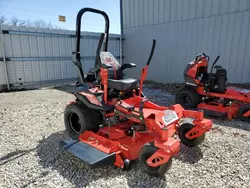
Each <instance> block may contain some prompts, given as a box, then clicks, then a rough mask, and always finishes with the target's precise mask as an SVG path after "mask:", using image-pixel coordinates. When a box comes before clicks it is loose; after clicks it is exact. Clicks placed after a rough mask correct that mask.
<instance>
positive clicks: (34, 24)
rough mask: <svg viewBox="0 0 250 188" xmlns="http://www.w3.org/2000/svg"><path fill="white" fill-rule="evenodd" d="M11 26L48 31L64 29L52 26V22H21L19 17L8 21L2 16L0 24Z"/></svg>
mask: <svg viewBox="0 0 250 188" xmlns="http://www.w3.org/2000/svg"><path fill="white" fill-rule="evenodd" d="M3 23H6V24H9V25H14V26H24V27H36V28H44V29H45V28H46V29H62V28H60V27H58V26H56V25H53V24H51V22H48V23H47V22H45V21H44V20H35V21H31V20H19V19H18V18H17V17H12V18H11V19H10V20H7V18H6V17H5V16H0V24H3Z"/></svg>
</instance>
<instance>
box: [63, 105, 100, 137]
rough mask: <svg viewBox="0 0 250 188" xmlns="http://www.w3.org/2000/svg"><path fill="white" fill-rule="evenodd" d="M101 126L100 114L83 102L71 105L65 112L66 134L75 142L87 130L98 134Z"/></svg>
mask: <svg viewBox="0 0 250 188" xmlns="http://www.w3.org/2000/svg"><path fill="white" fill-rule="evenodd" d="M99 124H101V120H100V114H99V113H98V112H95V111H93V110H92V109H89V108H87V107H86V106H85V105H84V104H82V103H81V102H76V103H73V104H70V105H68V106H67V107H66V109H65V111H64V125H65V129H66V133H67V134H68V135H69V136H70V137H71V138H72V139H74V140H77V139H78V137H79V135H80V134H81V133H83V132H84V131H86V130H90V131H93V132H97V131H98V130H99Z"/></svg>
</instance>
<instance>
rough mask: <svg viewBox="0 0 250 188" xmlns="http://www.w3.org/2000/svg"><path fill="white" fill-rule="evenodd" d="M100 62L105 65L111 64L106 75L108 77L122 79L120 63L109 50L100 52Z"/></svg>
mask: <svg viewBox="0 0 250 188" xmlns="http://www.w3.org/2000/svg"><path fill="white" fill-rule="evenodd" d="M100 58H101V63H102V64H106V65H111V66H112V68H108V75H109V77H108V78H110V79H122V77H123V73H122V70H121V65H120V64H119V62H118V61H117V60H116V59H115V57H114V56H113V55H112V54H111V53H110V52H101V53H100Z"/></svg>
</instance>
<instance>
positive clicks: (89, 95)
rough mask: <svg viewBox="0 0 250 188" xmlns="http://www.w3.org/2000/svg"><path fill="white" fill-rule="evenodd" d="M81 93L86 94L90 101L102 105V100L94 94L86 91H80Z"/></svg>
mask: <svg viewBox="0 0 250 188" xmlns="http://www.w3.org/2000/svg"><path fill="white" fill-rule="evenodd" d="M79 94H80V95H83V96H85V97H86V98H87V99H88V100H89V102H91V103H92V104H95V105H97V106H102V104H101V103H100V101H99V100H98V99H97V98H96V97H95V96H94V95H92V94H89V93H85V92H82V91H81V92H79Z"/></svg>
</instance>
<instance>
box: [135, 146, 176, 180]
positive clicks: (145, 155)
mask: <svg viewBox="0 0 250 188" xmlns="http://www.w3.org/2000/svg"><path fill="white" fill-rule="evenodd" d="M157 150H158V149H157V148H156V147H154V146H153V145H152V144H149V143H148V144H146V145H144V146H143V147H142V149H141V151H140V155H139V163H140V166H141V168H142V170H143V171H144V172H146V173H147V174H149V175H151V176H156V177H160V176H164V174H165V173H166V172H167V171H168V170H169V169H170V167H171V164H172V158H170V159H169V160H168V162H167V163H164V164H162V165H160V166H157V167H151V166H148V164H147V163H146V161H147V159H149V158H150V157H151V156H152V155H153V154H154V153H155V152H156V151H157Z"/></svg>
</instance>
